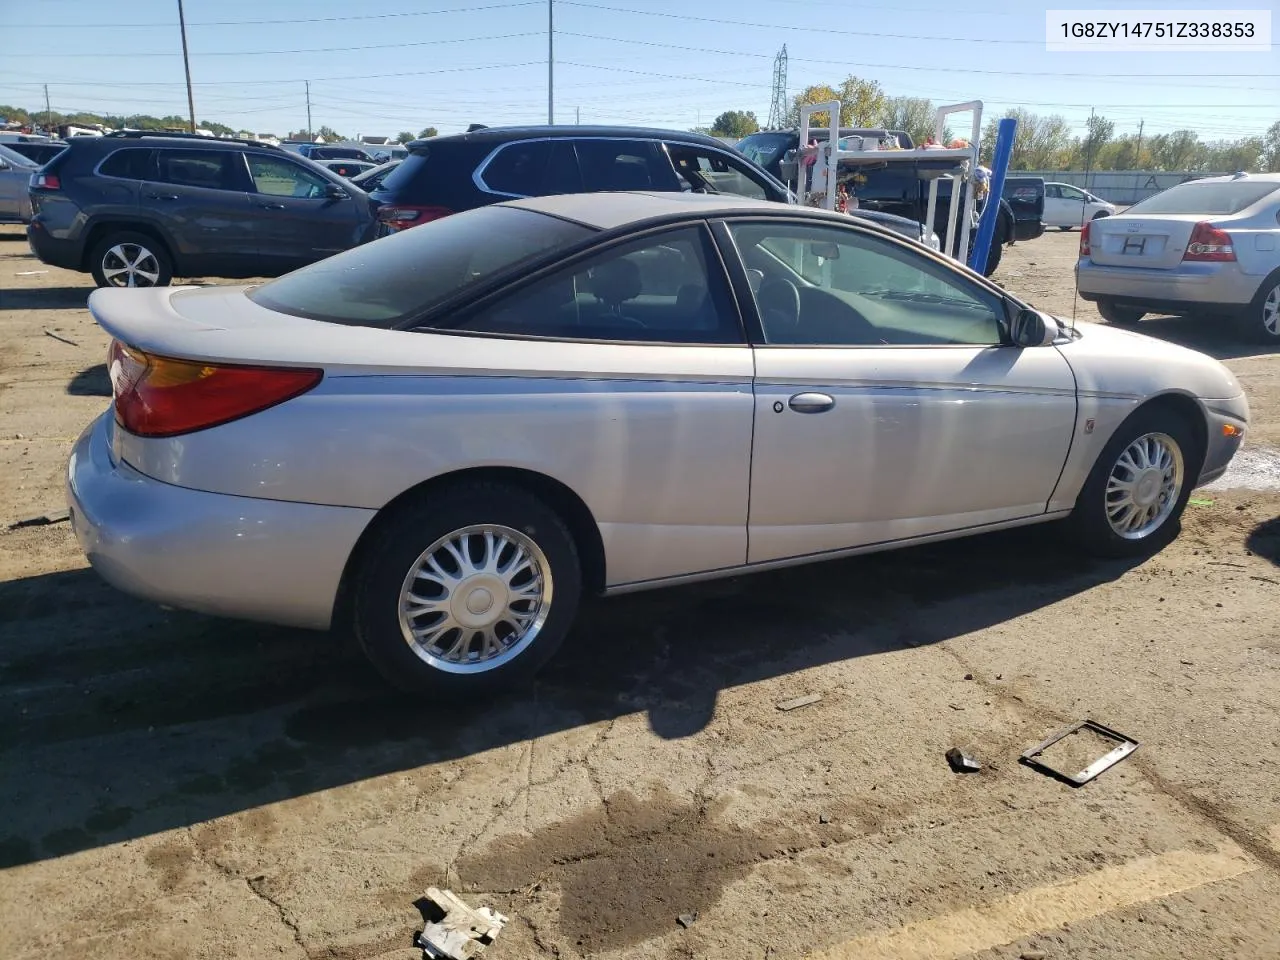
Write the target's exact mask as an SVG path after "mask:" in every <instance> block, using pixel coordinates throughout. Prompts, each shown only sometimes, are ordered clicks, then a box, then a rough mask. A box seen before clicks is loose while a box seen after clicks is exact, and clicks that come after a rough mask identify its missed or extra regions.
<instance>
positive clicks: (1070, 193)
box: [1059, 187, 1084, 200]
mask: <svg viewBox="0 0 1280 960" xmlns="http://www.w3.org/2000/svg"><path fill="white" fill-rule="evenodd" d="M1059 189H1060V190H1062V198H1063V199H1064V200H1083V199H1084V191H1083V190H1077V189H1076V188H1075V187H1060V188H1059Z"/></svg>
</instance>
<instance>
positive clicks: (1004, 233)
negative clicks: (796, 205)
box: [736, 127, 1017, 276]
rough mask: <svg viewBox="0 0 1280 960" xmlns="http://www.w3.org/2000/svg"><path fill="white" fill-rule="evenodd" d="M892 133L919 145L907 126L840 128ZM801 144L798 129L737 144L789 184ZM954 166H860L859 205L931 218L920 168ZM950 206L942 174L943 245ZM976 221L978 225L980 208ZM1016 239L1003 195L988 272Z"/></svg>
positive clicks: (863, 136)
mask: <svg viewBox="0 0 1280 960" xmlns="http://www.w3.org/2000/svg"><path fill="white" fill-rule="evenodd" d="M810 135H811V136H812V137H813V138H814V139H815V140H818V141H820V142H824V141H825V140H826V139H827V137H828V136H829V135H830V132H829V131H827V130H821V129H816V128H815V129H813V130H811V131H810ZM888 136H893V137H896V138H897V141H898V145H899V146H901V147H902V148H903V149H907V150H909V149H912V148H913V147H914V146H915V143H914V141H913V140H912V139H911V135H910V134H908V133H907V132H906V131H903V130H887V129H881V128H876V129H869V128H861V127H845V128H841V130H840V138H841V141H853V140H855V139H859V140H868V139H869V140H877V141H878V140H882V139H885V138H886V137H888ZM799 147H800V131H799V130H764V131H761V132H760V133H753V134H751V135H750V136H748V137H744V138H743V139H741V140H739V141H738V143H737V146H736V149H737V150H738V151H739V152H740V153H742V154H743V155H744V156H746V157H747V158H748V159H750V160H753V161H754V162H755V163H757V164H758V165H759V166H761V167H763V168H764V169H765V170H766V171H767V172H768V173H770V174H771V175H773V176H774V177H776V178H778V179H779V180H781V181H783V182H784V183H791V182H794V180H795V157H796V155H797V151H798V150H799ZM886 156H887V157H891V156H892V155H891V154H887V155H886ZM954 165H955V161H954V160H950V159H946V160H904V159H898V160H892V159H887V160H886V162H885V163H884V165H883V166H879V167H875V166H866V165H860V166H859V169H858V172H859V173H861V174H862V176H863V177H865V182H863V183H860V184H859V185H858V188H857V195H858V205H859V208H860V209H864V210H880V211H883V212H885V213H892V214H896V215H897V216H900V217H905V218H906V219H908V220H915V221H918V222H921V223H923V222H924V221H926V220H927V219H928V218H929V183H928V179H926V178H922V177H921V173H925V174H928V173H930V172H941V171H942V170H944V169H950V168H952V167H953V166H954ZM962 199H963V198H962ZM950 210H951V181H950V180H947V179H942V180H939V181H938V205H937V208H936V210H935V212H934V221H933V225H932V226H933V230H934V232H936V233H937V235H938V236H939V237H941V238H942V241H943V243H944V244H945V243H946V236H947V222H948V217H949V214H950ZM971 226H972V227H976V226H977V213H976V212H975V215H974V221H973V223H972V224H971ZM1016 238H1017V232H1016V227H1015V219H1014V214H1013V209H1012V208H1011V207H1010V206H1009V204H1008V203H1007V202H1006V201H1004V200H1003V199H1002V200H1001V201H1000V216H999V218H998V219H997V220H996V232H995V236H994V238H993V240H992V243H991V250H990V252H989V253H988V254H987V265H986V268H985V270H984V271H983V272H984V273H985V274H986V275H987V276H990V275H991V274H993V273H995V271H996V268H997V267H998V266H999V265H1000V259H1001V257H1002V256H1003V254H1004V247H1005V246H1007V245H1008V244H1011V243H1013V242H1014V240H1015V239H1016ZM973 239H976V230H975V231H974V233H973V234H971V239H970V243H971V244H972V242H973Z"/></svg>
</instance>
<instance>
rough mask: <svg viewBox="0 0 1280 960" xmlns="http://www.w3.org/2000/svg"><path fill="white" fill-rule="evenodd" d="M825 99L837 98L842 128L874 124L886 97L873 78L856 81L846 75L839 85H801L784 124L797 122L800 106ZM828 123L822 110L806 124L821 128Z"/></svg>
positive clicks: (882, 111)
mask: <svg viewBox="0 0 1280 960" xmlns="http://www.w3.org/2000/svg"><path fill="white" fill-rule="evenodd" d="M827 100H839V101H840V125H841V126H842V127H874V126H875V125H876V123H877V121H878V120H879V119H880V118H881V117H882V116H883V114H884V110H885V107H886V106H887V104H888V102H889V98H888V97H886V96H885V94H884V90H882V89H881V88H880V84H878V83H876V82H875V81H874V80H859V79H858V78H857V77H855V76H852V75H850V76H848V77H846V78H845V80H844V82H843V83H841V84H840V86H839V88H836V87H832V86H829V85H827V84H825V83H819V84H814V85H813V86H811V87H805V88H804V90H802V91H800V93H798V94H796V96H795V98H794V99H793V100H792V101H791V109H790V111H788V114H787V118H788V123H790V125H792V126H796V125H798V124H799V123H800V108H801V107H803V106H807V105H809V104H813V103H824V102H825V101H827ZM830 123H831V120H830V118H829V117H828V115H827V114H826V113H825V112H819V113H815V114H814V115H813V116H811V117H810V118H809V126H811V127H825V126H829V125H830Z"/></svg>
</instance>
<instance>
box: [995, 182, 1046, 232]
mask: <svg viewBox="0 0 1280 960" xmlns="http://www.w3.org/2000/svg"><path fill="white" fill-rule="evenodd" d="M1003 196H1004V199H1005V201H1006V202H1007V203H1008V204H1009V209H1010V210H1012V211H1013V235H1014V237H1015V238H1016V239H1018V240H1035V239H1036V238H1037V237H1041V236H1044V201H1045V185H1044V178H1042V177H1005V181H1004V191H1003Z"/></svg>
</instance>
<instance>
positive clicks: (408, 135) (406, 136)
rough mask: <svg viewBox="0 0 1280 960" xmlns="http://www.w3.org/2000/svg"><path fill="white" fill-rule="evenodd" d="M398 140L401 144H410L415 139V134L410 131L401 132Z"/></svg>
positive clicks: (398, 134)
mask: <svg viewBox="0 0 1280 960" xmlns="http://www.w3.org/2000/svg"><path fill="white" fill-rule="evenodd" d="M396 139H397V140H399V141H400V142H401V143H408V142H409V141H410V140H412V139H413V133H412V132H411V131H409V130H401V131H400V132H399V133H397V134H396Z"/></svg>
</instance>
